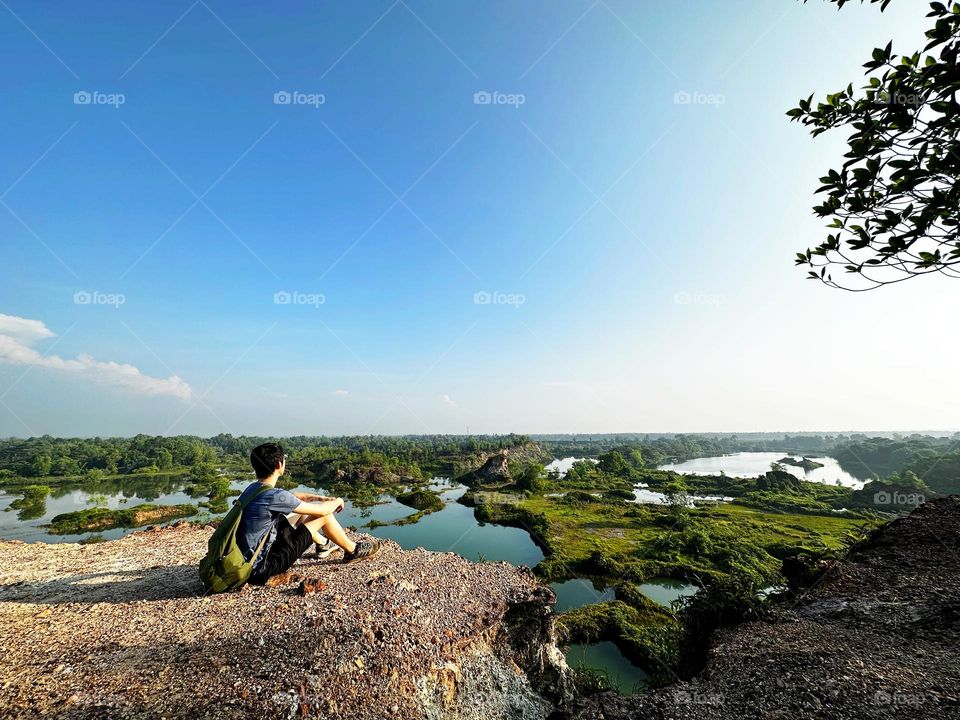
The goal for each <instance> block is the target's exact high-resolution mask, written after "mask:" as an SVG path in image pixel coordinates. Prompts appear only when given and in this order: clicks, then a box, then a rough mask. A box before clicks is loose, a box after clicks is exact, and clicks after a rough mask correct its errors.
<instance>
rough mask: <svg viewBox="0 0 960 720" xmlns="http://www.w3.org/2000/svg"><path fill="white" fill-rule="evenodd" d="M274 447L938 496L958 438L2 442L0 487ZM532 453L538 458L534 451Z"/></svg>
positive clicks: (190, 463)
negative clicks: (546, 462)
mask: <svg viewBox="0 0 960 720" xmlns="http://www.w3.org/2000/svg"><path fill="white" fill-rule="evenodd" d="M269 441H277V442H281V443H282V444H283V445H284V447H285V448H286V449H287V450H288V452H289V453H290V455H291V466H292V467H293V468H296V467H298V466H299V467H317V466H319V465H323V464H332V465H333V466H335V467H343V468H360V467H376V468H380V469H383V470H387V471H393V472H398V473H400V474H402V475H408V476H413V477H418V476H419V475H420V469H434V468H437V467H439V466H444V465H446V466H452V465H454V464H461V463H462V462H463V461H464V460H465V459H470V458H479V457H480V456H481V455H482V454H485V453H486V454H489V453H493V452H498V451H501V450H504V449H510V448H518V447H521V446H524V445H529V444H530V443H532V442H535V443H536V444H538V445H540V446H541V447H542V448H543V456H551V457H568V456H576V457H594V458H596V457H598V456H599V455H602V454H604V453H609V452H610V451H613V450H619V451H621V453H622V454H623V455H624V456H625V457H626V456H633V457H637V458H642V461H641V462H642V464H643V465H644V466H646V467H648V468H653V467H656V466H658V465H662V464H664V463H668V462H682V461H684V460H688V459H691V458H698V457H708V456H711V455H722V454H725V453H733V452H782V453H785V454H791V455H809V456H816V455H830V456H833V457H835V458H836V459H837V460H838V461H839V462H840V465H841V466H842V467H843V468H844V469H845V470H847V471H848V472H850V473H853V474H854V475H857V476H859V477H863V478H867V479H869V478H886V477H888V476H890V475H893V474H895V473H902V472H905V471H910V472H913V473H915V474H916V476H917V477H919V478H921V479H922V480H923V481H924V482H925V483H926V484H927V485H929V487H931V488H932V489H934V490H936V491H937V492H939V493H958V492H960V433H952V434H940V435H934V434H923V435H921V434H916V433H915V434H910V435H907V434H900V433H888V434H884V435H879V434H878V435H867V434H864V433H849V434H841V433H822V434H821V433H795V434H790V433H736V434H720V433H696V434H652V433H645V434H639V433H623V434H598V435H587V434H576V435H574V434H570V435H559V434H557V435H530V436H528V435H519V434H514V433H511V434H507V435H405V436H378V435H358V436H343V437H328V436H307V435H298V436H295V437H287V438H270V437H255V436H239V437H234V436H232V435H224V434H221V435H216V436H214V437H210V438H200V437H195V436H187V435H181V436H176V437H160V436H152V435H137V436H134V437H131V438H54V437H50V436H43V437H35V438H29V439H7V440H0V482H2V481H8V482H9V481H13V480H15V479H16V478H40V477H84V476H89V477H98V476H103V475H128V474H134V473H163V472H174V471H177V470H184V469H189V468H197V467H204V468H209V467H210V466H212V465H219V466H227V467H230V468H232V469H238V468H246V467H247V463H248V460H247V458H248V456H249V452H250V450H251V448H253V447H254V446H256V445H259V444H260V443H263V442H269ZM538 452H539V451H538Z"/></svg>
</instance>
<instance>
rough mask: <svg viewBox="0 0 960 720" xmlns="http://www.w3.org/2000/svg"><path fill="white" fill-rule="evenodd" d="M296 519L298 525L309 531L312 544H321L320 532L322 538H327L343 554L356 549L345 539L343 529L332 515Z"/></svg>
mask: <svg viewBox="0 0 960 720" xmlns="http://www.w3.org/2000/svg"><path fill="white" fill-rule="evenodd" d="M297 517H298V524H299V525H303V526H304V527H306V528H307V529H308V530H310V534H311V535H313V541H314V542H316V543H322V539H321V535H320V533H321V532H322V533H323V536H324V537H327V538H329V539H330V540H331V541H332V542H333V543H334V544H335V545H337V546H339V547H340V548H342V549H343V551H344V552H347V553H352V552H353V551H354V550H356V549H357V544H356V543H355V542H354V541H353V540H351V539H350V538H348V537H347V533H346V532H344V530H343V527H341V525H340V523H339V522H337V518H335V517H334V516H333V515H322V516H320V517H312V518H311V517H307V516H304V515H298V516H297Z"/></svg>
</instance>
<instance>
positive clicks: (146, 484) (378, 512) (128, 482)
mask: <svg viewBox="0 0 960 720" xmlns="http://www.w3.org/2000/svg"><path fill="white" fill-rule="evenodd" d="M188 484H189V481H188V480H187V479H185V478H183V477H170V476H149V477H139V478H132V479H124V480H122V481H116V482H115V483H110V482H102V483H99V484H98V486H97V491H96V492H89V491H86V490H69V491H63V490H59V491H58V490H57V489H54V491H53V493H52V494H51V495H50V496H49V497H48V498H47V500H46V508H45V511H44V513H43V514H42V515H40V516H39V517H37V518H33V519H26V520H20V519H18V516H19V515H20V513H18V512H17V511H16V510H7V509H8V508H9V507H10V503H12V502H13V501H14V500H15V499H16V498H17V497H18V496H16V495H0V538H3V539H7V540H24V541H27V542H34V541H42V542H54V543H58V542H76V541H78V540H81V539H83V538H87V537H91V536H93V535H101V536H102V537H104V538H105V539H108V540H112V539H115V538H118V537H122V536H124V535H127V534H129V533H131V532H133V531H134V528H116V529H113V530H104V531H102V532H99V533H84V534H81V535H51V534H50V533H49V532H48V531H47V530H48V529H47V528H46V527H45V526H46V525H48V524H49V523H50V521H51V520H52V519H53V518H54V516H56V515H59V514H60V513H66V512H74V511H76V510H83V509H86V508H91V507H108V508H124V507H133V506H135V505H140V504H142V503H146V502H149V503H152V504H155V505H178V504H181V503H193V504H196V503H197V502H199V501H200V500H203V498H200V499H198V498H191V497H190V496H189V495H188V494H187V493H185V492H184V491H183V490H184V487H185V486H186V485H188ZM248 484H249V481H247V480H243V481H237V482H234V483H232V484H231V486H232V487H233V488H235V489H237V490H242V489H243V488H245V487H246V486H247V485H248ZM431 487H432V489H434V490H435V491H437V492H439V493H440V497H441V498H442V499H443V501H444V508H443V509H442V510H439V511H437V512H435V513H431V514H430V515H426V516H424V517H423V518H421V520H420V521H419V522H418V523H416V524H412V525H403V526H383V527H378V528H375V529H373V530H370V532H371V533H372V534H373V535H376V536H377V537H381V538H390V539H391V540H396V541H397V542H398V543H400V545H401V546H402V547H404V548H407V549H410V548H414V547H422V548H425V549H427V550H435V551H439V552H455V553H457V554H459V555H462V556H463V557H465V558H467V559H469V560H483V559H485V560H491V561H499V560H504V561H506V562H509V563H511V564H513V565H528V566H530V567H532V566H534V565H536V564H537V563H538V562H540V561H541V560H542V559H543V552H541V550H540V548H538V547H537V546H536V545H535V544H534V542H533V541H532V540H531V539H530V536H529V535H528V534H527V533H526V532H525V531H523V530H521V529H519V528H512V527H501V526H499V525H490V524H484V525H481V524H479V523H478V522H477V521H476V520H475V519H474V517H473V510H472V508H468V507H465V506H463V505H460V504H459V503H457V502H456V500H457V498H459V497H460V496H461V495H462V494H463V493H464V491H465V488H464V487H462V486H455V485H451V484H450V483H449V482H447V481H446V480H444V479H437V480H435V481H434V483H433V484H432V486H431ZM295 489H296V490H302V491H305V492H316V493H321V494H324V492H325V491H324V490H323V489H317V488H311V487H306V486H304V485H300V486H298V487H297V488H295ZM380 501H381V502H380V504H378V505H374V506H372V507H357V506H355V505H354V504H353V503H352V502H350V501H349V499H348V500H347V503H346V507H345V508H344V510H343V512H341V513H340V514H339V515H338V516H337V519H338V520H339V521H340V524H341V525H344V526H351V525H352V526H354V527H357V528H358V529H360V530H363V529H364V528H365V526H366V525H367V524H368V523H370V522H371V521H373V520H376V521H378V522H391V521H394V520H399V519H400V518H403V517H406V516H408V515H411V514H413V513H414V512H415V511H414V510H413V509H412V508H409V507H407V506H405V505H402V504H400V503H398V502H397V501H396V500H394V499H393V498H392V497H390V496H388V495H384V496H382V497H381V498H380ZM5 510H6V512H4V511H5ZM201 512H202V509H201ZM210 517H216V516H215V515H212V514H211V515H210Z"/></svg>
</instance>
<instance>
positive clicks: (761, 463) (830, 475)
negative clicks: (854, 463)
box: [659, 452, 866, 489]
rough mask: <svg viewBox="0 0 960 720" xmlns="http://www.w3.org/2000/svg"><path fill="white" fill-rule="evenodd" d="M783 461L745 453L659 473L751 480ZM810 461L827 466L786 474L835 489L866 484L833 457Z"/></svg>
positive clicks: (689, 462) (790, 468) (676, 465)
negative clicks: (842, 486)
mask: <svg viewBox="0 0 960 720" xmlns="http://www.w3.org/2000/svg"><path fill="white" fill-rule="evenodd" d="M782 457H785V454H784V453H772V452H742V453H733V454H731V455H718V456H715V457H703V458H696V459H694V460H686V461H685V462H682V463H670V464H667V465H661V466H660V468H659V469H660V470H673V471H674V472H678V473H682V474H689V475H719V474H720V473H721V472H723V473H726V474H727V475H730V476H731V477H746V478H751V477H756V476H757V475H762V474H763V473H765V472H767V470H769V469H770V463H775V462H777V461H778V460H779V459H780V458H782ZM792 457H794V458H796V459H798V460H799V459H800V457H801V456H799V455H793V456H792ZM807 457H809V458H810V459H811V460H815V461H817V462H818V463H823V467H822V468H816V469H815V470H809V471H807V470H804V469H803V468H800V467H795V466H793V465H784V466H783V467H784V470H786V471H787V472H788V473H791V474H792V475H795V476H796V477H798V478H800V479H801V480H806V481H807V482H816V483H823V484H825V485H835V484H836V483H837V481H838V480H839V481H840V484H841V485H844V486H846V487H851V488H855V489H860V488H862V487H863V486H864V484H865V482H866V478H858V477H854V476H853V475H851V474H850V473H848V472H847V471H846V470H843V469H842V468H841V467H840V465H839V463H838V462H837V461H836V459H834V458H832V457H826V456H813V455H808V456H807Z"/></svg>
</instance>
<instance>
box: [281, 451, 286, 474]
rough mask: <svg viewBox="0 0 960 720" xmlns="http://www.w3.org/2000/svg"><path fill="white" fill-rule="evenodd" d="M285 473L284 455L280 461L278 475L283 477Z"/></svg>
mask: <svg viewBox="0 0 960 720" xmlns="http://www.w3.org/2000/svg"><path fill="white" fill-rule="evenodd" d="M286 471H287V456H286V455H284V456H283V459H282V460H281V461H280V475H283V473H285V472H286Z"/></svg>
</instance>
